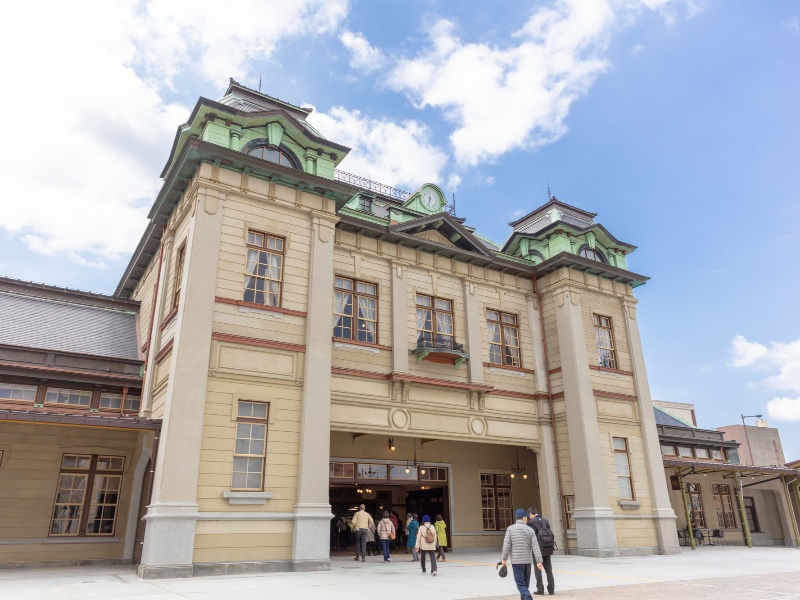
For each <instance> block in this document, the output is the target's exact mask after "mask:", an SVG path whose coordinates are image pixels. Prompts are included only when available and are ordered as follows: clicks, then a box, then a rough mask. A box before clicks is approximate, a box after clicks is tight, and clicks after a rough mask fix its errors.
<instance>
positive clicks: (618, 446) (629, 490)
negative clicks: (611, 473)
mask: <svg viewBox="0 0 800 600" xmlns="http://www.w3.org/2000/svg"><path fill="white" fill-rule="evenodd" d="M613 443H614V464H615V465H616V469H617V488H618V489H619V497H620V499H621V500H633V481H632V480H631V461H630V456H629V455H628V440H626V439H625V438H618V437H615V438H613Z"/></svg>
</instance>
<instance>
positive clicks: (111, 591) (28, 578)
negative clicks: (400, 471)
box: [0, 547, 800, 600]
mask: <svg viewBox="0 0 800 600" xmlns="http://www.w3.org/2000/svg"><path fill="white" fill-rule="evenodd" d="M367 560H368V562H366V563H361V562H355V561H353V559H352V557H350V556H343V557H334V559H333V561H332V562H333V566H332V570H331V571H330V572H323V573H272V574H259V575H235V576H218V577H197V578H192V579H161V580H150V581H144V580H142V579H140V578H139V577H137V576H136V574H135V568H134V567H130V566H119V565H114V566H83V567H68V568H67V567H65V568H61V567H49V568H35V569H7V570H3V569H0V598H1V599H2V600H5V599H6V598H8V599H12V598H13V599H14V600H90V599H102V600H107V599H108V600H110V599H113V598H121V599H125V600H179V599H184V600H216V599H224V600H234V599H235V600H256V599H257V600H265V599H269V600H283V599H286V600H312V599H318V598H324V599H326V600H328V599H329V600H354V599H357V598H359V599H360V598H380V599H381V600H408V598H410V597H411V598H414V599H415V600H434V599H435V600H466V599H478V598H480V599H490V598H503V599H506V598H508V599H511V598H519V595H518V594H517V593H516V588H515V586H514V581H513V578H512V577H511V576H509V577H507V578H506V579H501V578H499V577H498V576H497V572H496V570H495V567H494V565H495V563H496V562H497V561H498V560H499V556H498V555H497V554H495V553H491V554H489V553H474V554H473V553H456V554H450V555H448V560H447V562H445V563H442V564H440V567H439V573H438V576H437V577H435V578H434V577H431V576H430V574H428V575H422V574H421V572H420V568H419V565H418V564H417V563H412V562H411V560H410V557H409V556H408V555H405V554H399V555H394V556H393V560H392V562H391V563H389V564H384V563H383V559H382V558H381V557H369V558H368V559H367ZM553 568H554V571H555V576H556V593H557V595H558V596H559V597H564V598H574V599H587V598H589V597H590V595H591V597H593V598H595V597H597V588H606V589H603V590H602V596H601V597H608V598H615V599H627V598H631V599H632V598H637V599H639V598H647V599H648V600H649V599H653V600H655V599H660V598H687V599H688V598H692V599H693V600H696V599H697V597H698V596H700V597H702V598H703V600H717V599H720V600H721V599H723V598H724V599H725V600H738V599H739V598H748V599H755V600H774V599H778V598H780V599H781V600H794V599H799V600H800V550H796V549H792V548H754V549H750V550H749V549H746V548H738V547H731V548H724V547H722V548H702V549H700V550H697V551H694V552H692V551H690V550H687V551H684V552H683V553H682V554H678V555H673V556H647V557H626V558H613V559H594V558H584V557H578V556H555V557H553Z"/></svg>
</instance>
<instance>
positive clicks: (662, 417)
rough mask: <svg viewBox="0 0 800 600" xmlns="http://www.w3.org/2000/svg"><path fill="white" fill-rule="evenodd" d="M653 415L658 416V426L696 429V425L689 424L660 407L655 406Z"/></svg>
mask: <svg viewBox="0 0 800 600" xmlns="http://www.w3.org/2000/svg"><path fill="white" fill-rule="evenodd" d="M653 413H655V415H656V425H670V426H672V427H689V428H691V429H694V428H695V427H694V425H692V424H690V423H687V422H686V421H684V420H683V419H681V418H680V417H678V416H676V415H673V414H672V413H671V412H669V411H668V410H666V409H664V408H661V407H660V406H655V405H653Z"/></svg>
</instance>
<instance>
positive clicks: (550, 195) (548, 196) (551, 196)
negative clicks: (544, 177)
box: [547, 181, 553, 202]
mask: <svg viewBox="0 0 800 600" xmlns="http://www.w3.org/2000/svg"><path fill="white" fill-rule="evenodd" d="M552 199H553V195H552V194H551V193H550V182H549V181H548V182H547V201H548V202H550V200H552Z"/></svg>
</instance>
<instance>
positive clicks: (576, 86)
mask: <svg viewBox="0 0 800 600" xmlns="http://www.w3.org/2000/svg"><path fill="white" fill-rule="evenodd" d="M676 3H677V4H685V5H686V6H690V7H694V6H695V5H696V4H697V3H695V2H680V0H644V2H642V1H632V0H591V1H585V0H559V1H558V2H556V3H555V4H554V7H553V8H547V7H545V8H538V9H536V10H535V11H534V12H533V14H532V15H531V17H530V18H529V19H528V21H527V22H526V23H524V24H523V26H522V27H521V28H520V29H519V30H518V31H516V32H513V33H510V34H509V35H508V40H509V42H508V43H505V44H503V45H499V44H498V45H495V44H488V43H475V42H465V41H462V40H461V39H460V37H459V35H458V31H457V26H456V23H455V22H454V21H451V20H447V19H440V20H438V21H435V22H434V23H433V24H432V25H431V26H430V27H429V29H428V31H427V34H428V37H429V38H430V43H429V44H423V46H424V47H425V49H424V50H422V51H420V52H419V53H418V54H417V55H416V56H414V57H413V58H406V59H401V60H400V61H398V63H397V64H396V65H395V66H394V67H393V69H392V70H391V72H390V74H389V75H388V82H389V85H390V86H391V87H392V88H394V89H396V90H398V91H402V92H404V93H405V94H406V95H407V96H408V97H409V98H410V99H411V100H412V102H414V104H415V105H416V106H417V107H418V108H424V107H428V106H430V107H435V108H438V109H440V110H441V111H442V112H443V114H444V116H445V118H446V119H448V120H449V121H451V122H452V123H454V126H455V130H454V131H453V133H452V134H451V136H450V141H451V144H452V146H453V148H454V152H455V156H456V158H457V160H458V161H459V163H460V164H461V165H462V166H469V165H475V164H476V163H479V162H482V161H491V160H492V159H494V158H496V157H498V156H500V155H502V154H504V153H506V152H509V151H511V150H514V149H518V148H535V147H537V146H542V145H544V144H548V143H551V142H553V141H555V140H557V139H558V138H559V137H561V136H562V135H564V134H565V133H566V131H567V125H566V123H565V120H566V117H567V115H568V113H569V109H570V106H571V105H572V103H573V102H575V101H576V100H577V99H579V98H580V97H582V96H583V95H585V94H586V92H587V91H588V89H589V87H590V86H591V84H592V83H593V81H594V80H595V78H596V77H597V76H598V75H599V74H601V73H602V72H604V71H605V70H606V69H607V68H608V66H609V63H608V61H607V60H606V59H605V58H604V56H603V54H604V51H605V49H606V46H607V43H608V40H609V36H610V34H611V32H612V30H613V28H614V27H619V26H622V25H624V24H626V23H627V22H630V21H631V20H632V19H633V18H634V17H635V15H636V14H638V13H639V12H641V11H642V10H645V9H647V10H657V11H658V12H660V13H662V14H665V15H666V14H667V13H669V10H670V9H672V10H674V8H675V7H674V5H675V4H676ZM688 12H690V13H691V11H688ZM669 14H671V13H669ZM665 18H666V17H665Z"/></svg>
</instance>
